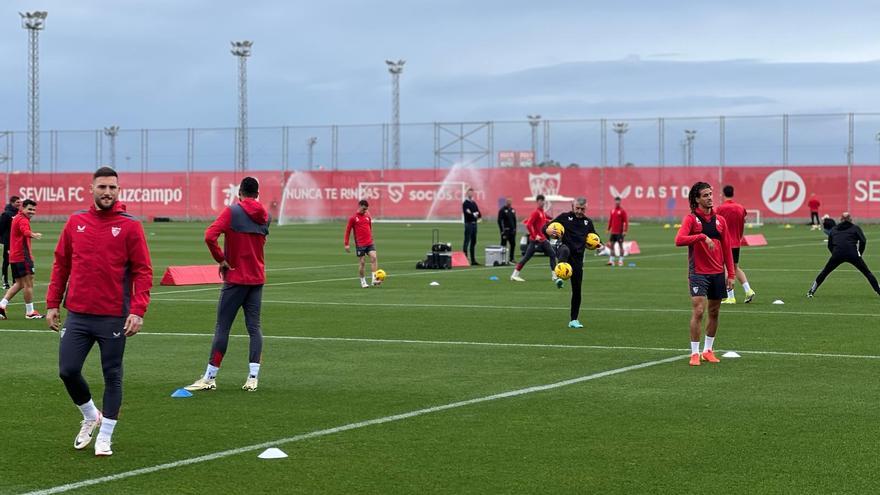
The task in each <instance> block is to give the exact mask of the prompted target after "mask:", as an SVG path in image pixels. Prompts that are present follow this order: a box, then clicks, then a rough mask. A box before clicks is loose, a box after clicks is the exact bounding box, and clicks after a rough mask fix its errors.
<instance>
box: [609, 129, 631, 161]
mask: <svg viewBox="0 0 880 495" xmlns="http://www.w3.org/2000/svg"><path fill="white" fill-rule="evenodd" d="M611 127H612V128H613V129H614V132H616V133H617V166H618V167H622V166H623V135H624V134H626V131H628V130H629V124H627V123H626V122H615V123H613V124H611Z"/></svg>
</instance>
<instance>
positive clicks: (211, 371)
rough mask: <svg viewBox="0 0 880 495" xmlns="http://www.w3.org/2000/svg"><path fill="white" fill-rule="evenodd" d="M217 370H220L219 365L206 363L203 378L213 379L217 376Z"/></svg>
mask: <svg viewBox="0 0 880 495" xmlns="http://www.w3.org/2000/svg"><path fill="white" fill-rule="evenodd" d="M218 371H220V367H219V366H214V365H211V364H208V368H207V369H206V370H205V380H213V379H214V378H217V372H218Z"/></svg>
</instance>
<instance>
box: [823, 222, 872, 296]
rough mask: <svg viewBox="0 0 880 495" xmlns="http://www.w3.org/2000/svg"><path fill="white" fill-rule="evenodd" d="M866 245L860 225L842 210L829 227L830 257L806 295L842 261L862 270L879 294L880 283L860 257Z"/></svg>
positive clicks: (866, 241)
mask: <svg viewBox="0 0 880 495" xmlns="http://www.w3.org/2000/svg"><path fill="white" fill-rule="evenodd" d="M867 245H868V240H867V239H866V238H865V233H864V232H862V229H861V227H859V226H858V225H856V224H854V223H853V221H852V215H850V214H849V213H847V212H843V214H842V215H841V216H840V223H839V224H837V225H836V226H835V227H834V228H833V229H831V234H830V235H829V236H828V250H829V251H831V258H830V259H829V260H828V262H827V263H825V268H823V269H822V271H821V272H820V273H819V275H818V276H817V277H816V280H815V281H814V282H813V285H811V286H810V290H809V291H808V292H807V297H810V298H812V297H813V295H814V294H815V293H816V291H817V290H818V289H819V286H820V285H822V282H824V281H825V279H826V278H827V277H828V275H831V272H833V271H834V270H835V269H836V268H837V267H838V266H840V265H841V264H843V263H849V264H851V265H852V266H854V267H856V268H857V269H858V270H859V271H860V272H862V275H864V276H865V278H866V279H868V283H869V284H871V288H872V289H874V292H876V293H877V294H880V284H878V283H877V277H875V276H874V274H873V273H871V269H870V268H868V265H867V264H865V260H864V259H863V258H862V255H863V254H865V247H867Z"/></svg>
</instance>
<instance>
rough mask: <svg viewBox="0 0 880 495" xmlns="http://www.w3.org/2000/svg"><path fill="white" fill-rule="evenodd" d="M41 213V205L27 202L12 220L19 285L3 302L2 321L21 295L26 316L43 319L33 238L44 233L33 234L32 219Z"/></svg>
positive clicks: (11, 241) (13, 261)
mask: <svg viewBox="0 0 880 495" xmlns="http://www.w3.org/2000/svg"><path fill="white" fill-rule="evenodd" d="M36 214H37V202H36V201H34V200H32V199H26V200H24V201H23V202H22V203H21V211H19V212H18V214H17V215H15V217H13V219H12V226H11V227H10V231H9V264H10V266H11V267H12V278H13V279H14V280H15V283H14V284H12V287H10V288H9V290H7V291H6V295H5V296H3V299H2V300H0V320H5V319H6V306H7V305H8V304H9V301H10V300H11V299H12V298H13V297H15V295H16V294H18V291H22V292H24V296H23V297H24V306H25V310H24V317H25V318H27V319H28V320H37V319H40V318H42V317H43V315H41V314H40V313H39V312H38V311H37V310H35V309H34V257H33V255H32V254H31V239H39V238H41V237H43V234H40V233H38V232H33V231H31V218H33V217H34V215H36Z"/></svg>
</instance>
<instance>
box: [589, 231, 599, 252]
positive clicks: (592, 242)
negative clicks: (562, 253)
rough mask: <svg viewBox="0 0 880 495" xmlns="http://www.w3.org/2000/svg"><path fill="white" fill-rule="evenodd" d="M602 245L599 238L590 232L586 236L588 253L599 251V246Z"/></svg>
mask: <svg viewBox="0 0 880 495" xmlns="http://www.w3.org/2000/svg"><path fill="white" fill-rule="evenodd" d="M601 245H602V239H599V236H598V235H596V234H594V233H592V232H590V233H589V234H587V249H589V250H590V251H594V250H596V249H599V246H601Z"/></svg>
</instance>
